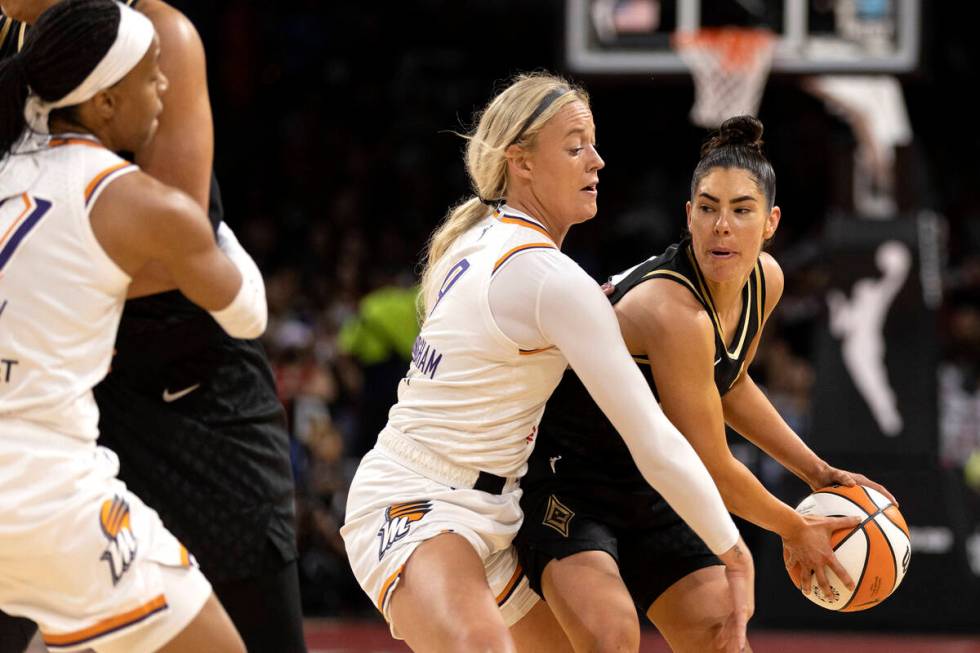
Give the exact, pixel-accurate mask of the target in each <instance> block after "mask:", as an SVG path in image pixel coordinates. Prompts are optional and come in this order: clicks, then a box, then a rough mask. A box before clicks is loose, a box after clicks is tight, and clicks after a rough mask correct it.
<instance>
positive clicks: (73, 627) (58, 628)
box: [0, 450, 211, 651]
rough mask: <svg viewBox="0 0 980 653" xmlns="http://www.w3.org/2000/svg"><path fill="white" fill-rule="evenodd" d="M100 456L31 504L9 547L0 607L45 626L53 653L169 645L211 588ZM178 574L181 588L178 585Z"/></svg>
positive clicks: (1, 572) (0, 569)
mask: <svg viewBox="0 0 980 653" xmlns="http://www.w3.org/2000/svg"><path fill="white" fill-rule="evenodd" d="M90 456H91V457H90V458H88V459H87V460H82V459H79V461H78V464H79V465H83V464H84V465H85V466H87V467H89V468H90V469H89V473H86V474H84V475H81V476H80V479H81V480H79V481H77V482H76V483H75V484H74V485H72V486H71V487H70V488H68V489H67V491H63V492H61V493H60V494H59V493H56V492H55V490H56V489H58V490H63V489H64V488H61V487H60V486H53V487H52V488H51V489H50V496H51V497H52V498H45V497H44V496H42V497H39V498H38V499H35V500H34V501H33V503H31V504H30V505H26V506H25V507H24V511H23V518H22V519H20V520H19V521H18V523H17V524H16V531H14V525H12V524H5V526H7V527H8V529H10V531H12V532H13V533H15V534H12V535H11V536H10V537H7V538H4V540H3V543H2V547H3V555H2V556H0V606H2V607H4V608H6V609H8V610H9V611H10V612H13V613H14V614H18V615H23V616H25V617H27V618H29V619H32V620H33V621H35V622H37V624H38V625H39V627H40V630H41V633H42V636H43V639H44V642H45V644H46V645H47V646H48V648H49V649H52V650H63V651H72V650H79V649H83V648H86V647H91V648H94V649H98V648H99V647H100V646H101V645H103V644H104V643H106V642H108V641H110V640H117V639H120V638H122V637H124V636H126V635H128V634H130V633H140V636H139V641H141V642H144V641H145V642H148V643H147V644H145V645H144V647H145V648H148V649H149V647H151V646H152V647H156V646H159V644H161V643H163V642H165V641H166V640H167V639H170V638H172V637H173V636H174V635H175V634H176V633H178V632H179V631H180V630H181V629H182V628H183V627H184V626H186V624H187V622H188V621H189V620H190V619H191V618H192V617H193V616H194V614H195V613H196V612H197V611H198V610H199V609H200V607H201V605H202V604H203V603H204V602H205V600H206V598H207V596H208V595H209V594H210V593H211V586H210V584H208V582H207V580H206V579H205V578H204V576H203V575H202V574H201V573H200V571H199V570H198V569H196V568H195V567H194V566H193V562H192V559H191V557H190V556H189V554H188V553H187V550H186V549H185V548H184V547H183V546H182V545H181V544H180V542H179V541H178V540H177V539H176V538H174V537H173V535H171V534H170V533H169V531H167V529H166V528H165V527H164V526H163V524H162V523H161V522H160V519H159V517H158V516H157V514H156V513H155V512H154V511H153V510H152V509H150V508H148V507H147V506H146V505H145V504H143V502H142V501H140V499H139V497H137V496H135V495H134V494H132V493H131V492H129V491H128V490H127V489H126V488H125V486H124V485H123V484H122V483H120V482H119V481H117V480H116V479H114V478H112V477H111V474H112V473H113V471H114V470H113V469H112V465H111V464H109V465H108V466H107V467H105V468H103V467H102V466H101V465H102V464H103V463H111V462H112V458H111V456H108V455H105V454H104V452H102V451H99V450H96V451H93V452H90ZM168 573H172V574H173V575H174V577H175V578H177V579H179V580H180V581H181V582H179V583H178V584H177V585H176V586H174V587H170V586H168V578H169V576H168ZM171 589H173V590H174V591H171ZM184 610H189V611H190V612H189V614H187V619H186V620H185V621H181V619H179V618H176V617H175V615H177V614H183V613H182V611H184Z"/></svg>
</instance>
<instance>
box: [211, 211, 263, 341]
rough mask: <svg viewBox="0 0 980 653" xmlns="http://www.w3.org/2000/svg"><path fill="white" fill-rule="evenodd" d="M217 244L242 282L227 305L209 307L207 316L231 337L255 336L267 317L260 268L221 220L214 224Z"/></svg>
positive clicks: (259, 334) (258, 334) (247, 337)
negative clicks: (215, 309)
mask: <svg viewBox="0 0 980 653" xmlns="http://www.w3.org/2000/svg"><path fill="white" fill-rule="evenodd" d="M218 247H219V248H220V249H221V251H222V252H224V254H225V256H227V257H228V259H229V260H230V261H231V262H232V263H234V265H235V267H236V268H238V271H239V272H240V273H241V275H242V285H241V287H240V288H239V289H238V293H237V294H236V295H235V298H234V299H232V300H231V303H230V304H228V306H226V307H224V308H223V309H221V310H219V311H210V313H211V317H213V318H214V319H215V321H216V322H217V323H218V324H220V325H221V328H223V329H224V330H225V331H226V332H227V333H228V335H230V336H232V337H233V338H243V339H251V338H258V337H259V336H261V335H262V334H263V333H264V332H265V326H266V322H267V321H268V308H267V306H266V303H265V283H264V282H263V280H262V272H260V271H259V268H258V266H257V265H255V261H253V260H252V257H251V256H249V255H248V252H246V251H245V249H244V248H243V247H242V246H241V244H240V243H239V242H238V239H237V238H235V233H234V232H233V231H232V230H231V228H230V227H228V225H226V224H225V223H224V222H222V223H221V224H220V225H218Z"/></svg>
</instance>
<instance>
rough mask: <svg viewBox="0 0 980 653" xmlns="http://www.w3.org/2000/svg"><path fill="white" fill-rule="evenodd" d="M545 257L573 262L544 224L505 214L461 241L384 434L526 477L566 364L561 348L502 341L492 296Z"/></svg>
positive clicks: (444, 270) (443, 262)
mask: <svg viewBox="0 0 980 653" xmlns="http://www.w3.org/2000/svg"><path fill="white" fill-rule="evenodd" d="M543 249H544V250H552V252H549V253H550V254H552V255H557V256H559V257H561V258H564V259H567V257H565V256H564V255H563V254H561V253H560V252H558V249H557V247H556V246H555V244H554V242H553V241H552V240H551V238H550V237H549V236H548V233H547V231H546V230H545V228H544V227H543V226H542V225H541V224H540V223H539V222H537V221H536V220H534V219H533V218H531V217H529V216H527V215H525V214H522V213H518V212H516V211H513V210H511V209H509V208H506V207H505V209H504V211H503V212H500V211H496V212H494V213H493V214H491V215H489V216H488V217H487V218H486V219H484V220H482V221H481V222H480V223H478V224H477V225H476V226H474V227H473V228H472V229H470V230H469V231H468V232H466V233H464V234H463V235H462V236H460V237H459V238H457V240H456V242H455V243H454V244H453V245H452V246H451V247H450V249H449V250H448V251H447V252H446V254H445V255H443V257H442V258H441V259H440V260H439V261H438V262H437V263H436V267H435V268H434V270H433V275H434V277H435V278H436V279H438V280H440V285H439V288H438V289H437V290H435V291H434V294H433V296H431V297H427V300H428V301H427V303H426V305H427V306H428V311H429V313H428V315H427V316H426V318H425V322H424V324H423V326H422V331H421V333H420V334H419V337H418V339H417V340H416V341H415V346H414V347H413V349H412V362H411V366H410V368H409V371H408V373H407V375H406V376H405V378H403V379H402V380H401V383H400V384H399V386H398V403H397V404H395V406H394V407H393V408H392V409H391V412H390V413H389V416H388V426H387V427H386V430H392V429H393V430H394V431H396V432H397V433H400V434H402V435H405V436H408V437H409V438H411V439H413V440H415V441H416V442H418V443H420V444H422V445H423V446H425V447H426V448H427V449H429V450H431V451H433V452H437V453H438V454H439V455H441V456H443V457H444V458H447V459H448V460H449V461H451V462H452V463H455V464H456V465H460V466H462V467H467V468H471V469H477V470H483V471H487V472H490V473H493V474H497V475H498V476H505V477H515V476H520V475H523V473H524V471H525V470H526V463H527V459H528V457H529V456H530V455H531V451H532V450H533V448H534V443H533V440H534V435H535V433H536V429H537V425H538V422H539V421H540V420H541V415H542V414H543V412H544V406H545V402H546V401H547V399H548V397H550V396H551V393H552V392H553V391H554V389H555V387H556V386H557V385H558V382H559V381H560V380H561V375H562V372H563V371H564V369H565V367H566V365H567V363H566V361H565V358H564V356H562V354H561V352H559V351H558V350H557V349H556V348H554V347H548V348H543V349H538V350H522V349H521V348H520V346H519V345H518V344H517V343H515V342H514V341H513V340H511V339H510V338H508V337H507V336H506V335H504V333H503V332H502V331H501V330H500V328H499V326H498V325H497V323H496V321H495V320H494V317H493V315H492V314H491V310H490V299H489V294H490V283H491V281H492V280H493V278H494V275H495V274H497V273H498V272H499V271H500V270H501V268H503V267H504V266H506V265H507V263H508V262H509V261H511V260H513V259H514V257H517V256H527V255H533V254H530V253H531V252H534V251H535V250H538V251H540V250H543ZM567 260H568V263H569V264H571V265H573V266H574V265H575V263H574V262H572V261H571V259H567ZM576 267H577V266H576Z"/></svg>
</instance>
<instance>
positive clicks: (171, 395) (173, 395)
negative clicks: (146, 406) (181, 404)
mask: <svg viewBox="0 0 980 653" xmlns="http://www.w3.org/2000/svg"><path fill="white" fill-rule="evenodd" d="M200 387H201V384H200V383H195V384H194V385H192V386H188V387H186V388H184V389H183V390H178V391H177V392H170V389H169V388H164V389H163V400H164V401H165V402H167V403H168V404H169V403H171V402H174V401H177V400H178V399H181V398H183V397H186V396H187V395H189V394H190V393H192V392H194V391H195V390H197V389H198V388H200Z"/></svg>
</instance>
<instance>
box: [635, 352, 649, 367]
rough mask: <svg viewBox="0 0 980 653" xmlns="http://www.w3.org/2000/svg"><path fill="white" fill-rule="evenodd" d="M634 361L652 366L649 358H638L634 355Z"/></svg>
mask: <svg viewBox="0 0 980 653" xmlns="http://www.w3.org/2000/svg"><path fill="white" fill-rule="evenodd" d="M633 360H634V361H635V362H637V363H639V364H640V365H649V364H650V359H649V358H647V357H646V356H636V355H635V354H634V355H633Z"/></svg>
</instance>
